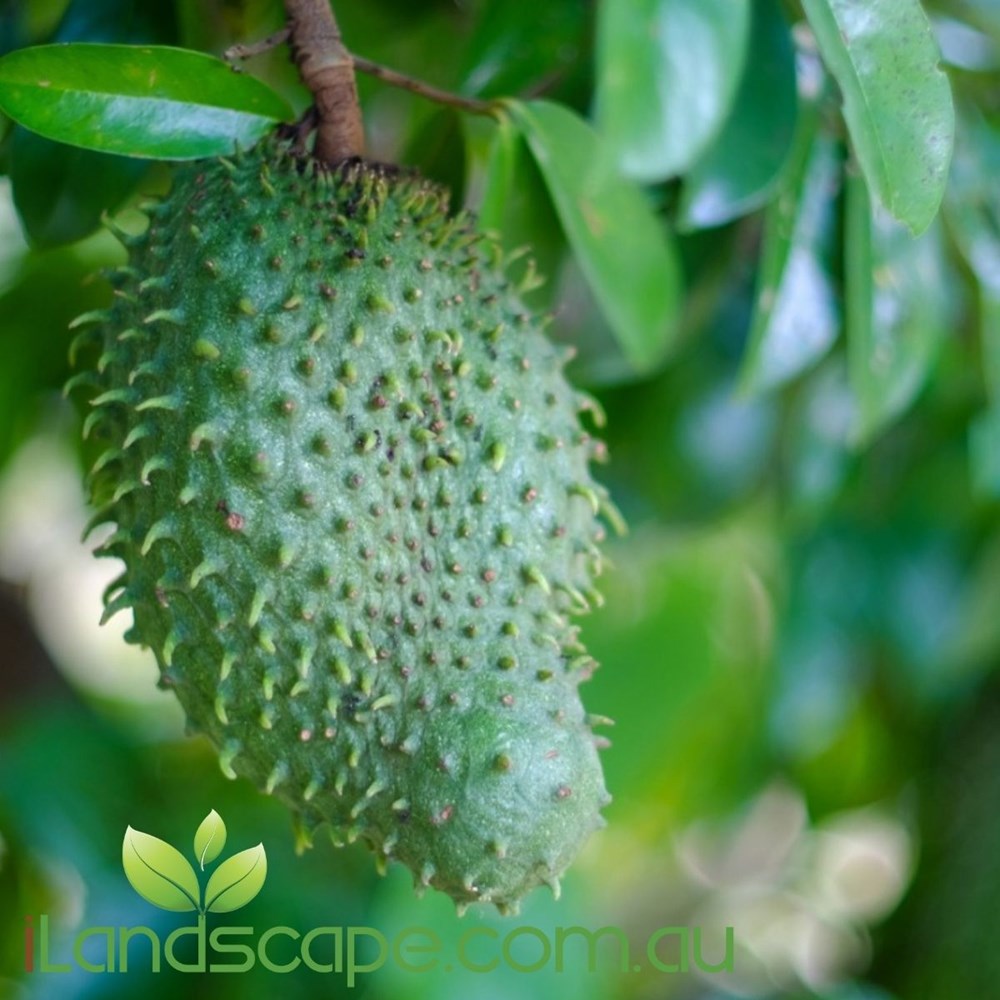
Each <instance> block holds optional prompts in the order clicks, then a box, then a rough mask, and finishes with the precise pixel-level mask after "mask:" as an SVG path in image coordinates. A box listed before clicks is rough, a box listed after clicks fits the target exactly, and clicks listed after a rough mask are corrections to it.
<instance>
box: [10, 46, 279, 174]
mask: <svg viewBox="0 0 1000 1000" xmlns="http://www.w3.org/2000/svg"><path fill="white" fill-rule="evenodd" d="M0 109H2V110H3V111H4V112H5V113H6V114H8V115H10V117H11V118H13V119H15V120H16V121H18V122H20V124H22V125H24V126H25V127H26V128H30V129H31V130H32V131H34V132H38V133H39V134H40V135H43V136H45V137H46V138H49V139H55V140H57V141H58V142H65V143H68V144H69V145H73V146H82V147H84V148H86V149H93V150H97V151H99V152H106V153H118V154H121V155H126V156H137V157H146V158H152V159H172V160H183V159H195V158H198V157H203V156H212V155H217V154H224V153H231V152H232V151H233V150H234V148H235V147H236V146H237V145H241V146H244V147H246V146H251V145H253V144H254V143H255V142H256V141H257V140H258V139H260V138H261V137H262V136H263V135H264V134H265V133H267V132H268V131H269V130H270V129H272V128H273V127H274V126H275V125H276V124H277V123H278V122H282V121H288V120H289V119H290V118H292V117H293V112H292V111H291V109H290V108H289V107H288V105H287V104H286V103H285V101H284V100H283V99H282V98H281V97H279V96H278V95H277V94H276V93H275V92H274V91H273V90H271V89H270V88H269V87H268V86H267V85H266V84H264V83H262V82H261V81H260V80H257V79H255V78H254V77H252V76H249V75H247V74H240V73H233V72H232V70H231V69H230V68H229V67H228V66H227V65H226V64H225V63H224V62H222V61H221V60H219V59H216V58H214V57H213V56H209V55H205V54H204V53H201V52H191V51H188V50H186V49H174V48H168V47H166V46H142V47H133V46H128V45H100V44H90V43H84V42H81V43H73V44H69V45H43V46H37V47H35V48H30V49H20V50H18V51H16V52H11V53H9V54H8V55H6V56H4V57H3V58H2V59H0Z"/></svg>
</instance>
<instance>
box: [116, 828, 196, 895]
mask: <svg viewBox="0 0 1000 1000" xmlns="http://www.w3.org/2000/svg"><path fill="white" fill-rule="evenodd" d="M122 865H123V866H124V868H125V874H126V875H127V876H128V880H129V882H131V883H132V888H133V889H135V891H136V892H137V893H139V895H140V896H142V898H143V899H145V900H147V901H148V902H150V903H152V904H153V905H154V906H158V907H160V909H162V910H176V911H177V912H184V911H185V910H197V909H199V905H198V904H199V900H200V899H201V889H200V888H199V886H198V876H197V875H195V873H194V869H193V868H192V867H191V865H190V863H189V862H188V861H187V860H186V859H185V858H184V855H183V854H181V852H180V851H178V850H177V848H175V847H171V846H170V845H169V844H168V843H167V842H166V841H164V840H160V839H159V838H158V837H151V836H150V835H149V834H148V833H142V832H140V831H139V830H133V829H132V827H128V828H127V829H126V830H125V840H124V842H123V843H122Z"/></svg>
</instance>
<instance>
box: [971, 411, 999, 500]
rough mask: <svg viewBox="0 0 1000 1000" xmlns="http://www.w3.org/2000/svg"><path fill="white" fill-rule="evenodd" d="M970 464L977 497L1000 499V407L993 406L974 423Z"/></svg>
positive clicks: (972, 425) (972, 426)
mask: <svg viewBox="0 0 1000 1000" xmlns="http://www.w3.org/2000/svg"><path fill="white" fill-rule="evenodd" d="M969 462H970V465H971V467H972V486H973V489H974V490H975V491H976V493H977V495H979V496H981V497H984V498H992V499H996V498H997V497H1000V407H998V406H991V407H989V408H988V409H987V410H986V411H985V412H983V413H981V414H979V415H978V416H977V417H976V418H975V419H974V420H973V421H972V424H971V426H970V427H969Z"/></svg>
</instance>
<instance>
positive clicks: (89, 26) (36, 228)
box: [10, 0, 177, 247]
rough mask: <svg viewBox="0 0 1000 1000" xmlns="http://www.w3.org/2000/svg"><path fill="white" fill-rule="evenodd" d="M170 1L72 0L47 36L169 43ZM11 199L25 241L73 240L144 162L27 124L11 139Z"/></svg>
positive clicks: (172, 28)
mask: <svg viewBox="0 0 1000 1000" xmlns="http://www.w3.org/2000/svg"><path fill="white" fill-rule="evenodd" d="M176 33H177V32H176V23H175V17H174V11H173V6H172V5H171V4H150V3H147V2H146V0H73V2H72V3H71V4H70V5H69V7H68V8H67V10H66V13H65V14H64V15H63V18H62V20H61V21H60V23H59V28H58V30H57V31H56V34H55V37H54V38H53V39H52V41H55V42H129V43H132V42H137V43H138V42H143V43H146V44H149V43H156V44H167V45H169V44H172V43H173V42H175V41H176ZM10 158H11V168H10V175H11V180H12V181H13V184H14V204H15V205H16V207H17V211H18V215H19V216H20V219H21V224H22V226H23V227H24V231H25V233H26V234H27V236H28V238H29V240H30V241H31V243H32V245H34V246H36V247H52V246H59V245H61V244H65V243H75V242H76V241H77V240H79V239H82V238H83V237H84V236H87V235H88V234H89V233H91V232H93V231H94V230H95V229H97V228H98V226H99V225H100V221H101V215H102V213H103V212H106V211H112V210H114V209H116V208H118V207H119V205H121V203H122V202H123V201H124V200H125V199H126V198H127V197H128V195H129V194H131V192H132V191H133V190H134V189H135V187H136V185H137V184H138V182H139V180H140V179H141V178H142V177H143V176H144V175H145V173H146V172H147V170H148V169H149V168H148V164H145V163H142V162H137V161H135V160H132V159H129V158H127V157H116V156H110V155H108V154H107V153H94V152H91V151H89V150H84V149H78V148H69V149H67V148H66V146H65V145H63V144H62V143H58V142H53V141H51V140H50V139H44V138H42V136H40V135H37V134H36V133H34V132H30V131H28V130H27V129H24V128H21V127H18V128H16V129H15V130H14V132H13V135H12V137H11V142H10Z"/></svg>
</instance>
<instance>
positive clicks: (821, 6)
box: [803, 0, 955, 233]
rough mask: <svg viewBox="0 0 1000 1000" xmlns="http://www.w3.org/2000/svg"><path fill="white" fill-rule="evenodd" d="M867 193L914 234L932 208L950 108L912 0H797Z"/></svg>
mask: <svg viewBox="0 0 1000 1000" xmlns="http://www.w3.org/2000/svg"><path fill="white" fill-rule="evenodd" d="M803 5H804V7H805V11H806V14H807V15H808V18H809V23H810V25H811V26H812V29H813V31H814V32H815V35H816V41H817V43H818V45H819V49H820V52H821V54H822V56H823V59H824V60H825V61H826V64H827V66H828V67H829V69H830V72H831V73H833V75H834V77H835V78H836V80H837V83H839V84H840V89H841V92H842V94H843V99H844V118H845V119H846V121H847V127H848V129H849V130H850V133H851V139H852V140H853V143H854V149H855V152H856V153H857V156H858V160H859V162H860V164H861V168H862V170H863V171H864V174H865V178H866V179H867V181H868V184H869V187H870V189H871V191H872V193H873V194H874V195H875V197H876V198H877V199H878V200H879V201H880V202H881V204H882V205H883V207H884V208H885V209H886V210H887V211H888V212H889V213H890V214H891V215H892V216H894V217H895V218H896V219H898V220H899V221H900V222H902V223H904V224H905V225H906V226H908V227H909V228H910V229H911V230H912V231H913V232H914V233H922V232H923V231H924V230H925V229H926V228H927V227H928V226H929V225H930V223H931V220H932V219H933V218H934V216H935V214H936V213H937V210H938V206H939V205H940V204H941V199H942V197H943V195H944V190H945V184H946V182H947V179H948V165H949V163H950V161H951V154H952V145H953V142H954V135H955V111H954V107H953V105H952V98H951V87H950V86H949V83H948V78H947V76H945V74H944V72H943V70H942V69H941V68H940V66H939V65H938V63H939V60H940V53H939V51H938V48H937V43H936V42H935V40H934V34H933V32H932V31H931V26H930V22H929V21H928V19H927V15H926V14H925V13H924V10H923V8H922V7H921V6H920V3H919V0H803Z"/></svg>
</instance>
